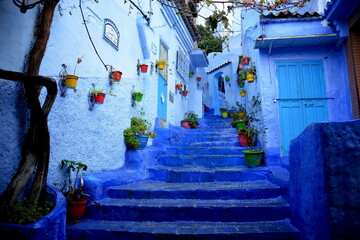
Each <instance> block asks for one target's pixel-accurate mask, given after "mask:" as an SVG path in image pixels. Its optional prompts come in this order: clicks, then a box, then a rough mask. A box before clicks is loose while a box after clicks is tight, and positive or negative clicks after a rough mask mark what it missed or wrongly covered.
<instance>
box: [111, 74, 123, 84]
mask: <svg viewBox="0 0 360 240" xmlns="http://www.w3.org/2000/svg"><path fill="white" fill-rule="evenodd" d="M121 76H122V72H120V71H112V72H111V74H110V78H111V81H112V82H120V80H121Z"/></svg>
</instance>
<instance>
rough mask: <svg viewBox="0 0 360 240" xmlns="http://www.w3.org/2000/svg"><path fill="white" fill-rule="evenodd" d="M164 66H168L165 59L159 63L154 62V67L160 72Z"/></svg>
mask: <svg viewBox="0 0 360 240" xmlns="http://www.w3.org/2000/svg"><path fill="white" fill-rule="evenodd" d="M166 65H168V64H167V61H166V60H165V59H160V60H159V61H157V62H156V66H157V67H158V69H160V70H163V69H164V68H165V66H166Z"/></svg>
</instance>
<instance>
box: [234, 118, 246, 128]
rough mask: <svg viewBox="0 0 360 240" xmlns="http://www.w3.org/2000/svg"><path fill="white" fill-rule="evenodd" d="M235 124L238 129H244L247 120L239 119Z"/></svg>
mask: <svg viewBox="0 0 360 240" xmlns="http://www.w3.org/2000/svg"><path fill="white" fill-rule="evenodd" d="M235 124H236V128H237V129H238V130H240V129H243V128H245V127H246V124H247V120H238V121H236V123H235Z"/></svg>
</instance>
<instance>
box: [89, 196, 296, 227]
mask: <svg viewBox="0 0 360 240" xmlns="http://www.w3.org/2000/svg"><path fill="white" fill-rule="evenodd" d="M98 202H99V203H100V204H101V207H97V206H94V205H93V206H91V207H88V209H87V215H86V216H87V218H89V219H94V220H98V219H101V220H110V221H154V222H162V221H211V222H254V221H265V220H267V221H273V220H282V219H285V218H288V217H289V213H290V211H289V208H288V204H287V203H286V202H285V201H284V199H283V198H281V197H277V198H270V199H251V200H249V199H245V200H244V199H241V200H239V199H230V200H220V199H210V200H208V199H154V198H152V199H114V198H106V199H103V200H100V201H98Z"/></svg>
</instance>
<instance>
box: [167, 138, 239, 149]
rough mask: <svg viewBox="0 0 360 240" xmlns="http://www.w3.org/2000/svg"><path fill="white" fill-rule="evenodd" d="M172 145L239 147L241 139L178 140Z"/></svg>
mask: <svg viewBox="0 0 360 240" xmlns="http://www.w3.org/2000/svg"><path fill="white" fill-rule="evenodd" d="M171 146H172V147H176V146H179V147H226V146H232V147H239V146H240V142H239V140H238V139H237V140H231V141H229V140H227V141H224V140H218V139H217V140H214V141H202V142H196V141H193V142H190V141H188V142H187V141H177V142H172V143H171Z"/></svg>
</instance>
